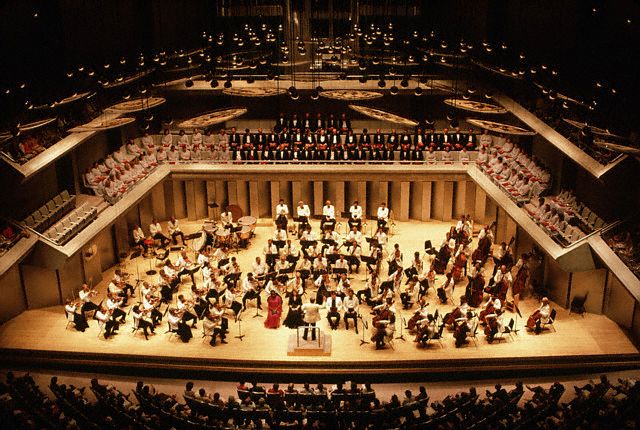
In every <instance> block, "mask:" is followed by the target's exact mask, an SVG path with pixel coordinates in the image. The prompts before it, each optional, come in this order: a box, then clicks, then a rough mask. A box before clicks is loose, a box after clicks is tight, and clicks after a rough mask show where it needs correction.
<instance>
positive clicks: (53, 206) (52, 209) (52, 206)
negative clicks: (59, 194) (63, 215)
mask: <svg viewBox="0 0 640 430" xmlns="http://www.w3.org/2000/svg"><path fill="white" fill-rule="evenodd" d="M47 209H49V212H55V211H56V204H55V203H54V202H53V200H49V201H48V202H47Z"/></svg>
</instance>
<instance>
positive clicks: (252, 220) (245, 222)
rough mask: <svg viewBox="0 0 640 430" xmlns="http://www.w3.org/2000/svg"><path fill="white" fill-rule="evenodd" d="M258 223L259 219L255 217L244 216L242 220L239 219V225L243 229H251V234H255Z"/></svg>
mask: <svg viewBox="0 0 640 430" xmlns="http://www.w3.org/2000/svg"><path fill="white" fill-rule="evenodd" d="M257 222H258V219H257V218H256V217H253V216H249V215H247V216H243V217H242V218H239V219H238V225H241V226H243V227H249V230H250V233H253V232H254V230H255V229H256V223H257Z"/></svg>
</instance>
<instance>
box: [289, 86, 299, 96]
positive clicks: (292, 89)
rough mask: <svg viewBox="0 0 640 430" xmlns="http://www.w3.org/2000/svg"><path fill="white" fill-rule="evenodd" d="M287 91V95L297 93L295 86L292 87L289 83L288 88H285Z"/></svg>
mask: <svg viewBox="0 0 640 430" xmlns="http://www.w3.org/2000/svg"><path fill="white" fill-rule="evenodd" d="M287 92H288V93H289V95H292V94H294V93H297V92H298V89H297V88H296V87H294V86H293V85H291V86H290V87H289V89H288V90H287Z"/></svg>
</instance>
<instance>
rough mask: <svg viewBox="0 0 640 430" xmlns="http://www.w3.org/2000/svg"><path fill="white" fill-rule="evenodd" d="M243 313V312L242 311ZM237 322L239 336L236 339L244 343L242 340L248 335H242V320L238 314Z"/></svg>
mask: <svg viewBox="0 0 640 430" xmlns="http://www.w3.org/2000/svg"><path fill="white" fill-rule="evenodd" d="M256 309H257V307H256ZM240 312H242V311H240ZM236 322H237V323H238V335H237V336H234V337H235V338H236V339H240V340H241V341H242V338H243V337H245V336H246V335H244V334H242V320H241V319H240V314H238V317H237V318H236Z"/></svg>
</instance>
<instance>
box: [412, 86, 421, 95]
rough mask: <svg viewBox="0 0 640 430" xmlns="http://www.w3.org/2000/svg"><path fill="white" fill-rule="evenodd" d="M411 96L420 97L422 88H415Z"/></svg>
mask: <svg viewBox="0 0 640 430" xmlns="http://www.w3.org/2000/svg"><path fill="white" fill-rule="evenodd" d="M413 94H415V96H416V97H420V96H421V95H422V88H420V87H416V89H415V91H414V92H413Z"/></svg>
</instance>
